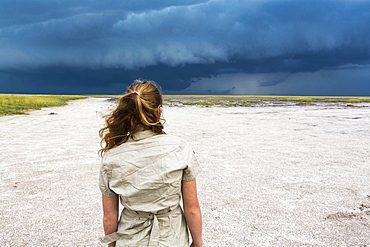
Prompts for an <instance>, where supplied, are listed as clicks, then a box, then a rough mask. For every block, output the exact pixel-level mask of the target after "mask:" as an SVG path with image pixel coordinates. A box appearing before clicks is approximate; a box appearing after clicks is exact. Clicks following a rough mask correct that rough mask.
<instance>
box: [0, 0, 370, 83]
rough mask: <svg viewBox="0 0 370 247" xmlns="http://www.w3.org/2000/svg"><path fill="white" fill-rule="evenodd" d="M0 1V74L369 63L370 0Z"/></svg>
mask: <svg viewBox="0 0 370 247" xmlns="http://www.w3.org/2000/svg"><path fill="white" fill-rule="evenodd" d="M0 3H1V6H2V7H1V8H0V44H1V46H0V73H3V76H2V78H5V77H6V78H13V79H14V80H17V81H19V80H22V79H21V78H22V77H25V78H28V79H29V81H33V82H34V83H35V82H36V81H37V82H38V83H41V81H42V80H44V79H47V78H50V76H48V75H50V74H51V71H52V72H53V73H52V74H54V75H56V76H57V77H58V78H54V79H51V80H50V83H55V84H58V83H63V82H64V83H67V82H69V83H71V84H79V85H84V84H86V85H94V86H96V88H97V89H98V88H99V87H103V86H104V85H106V84H112V83H118V82H119V81H122V80H133V79H135V78H138V77H144V78H148V79H155V80H160V81H161V82H163V84H164V85H165V87H168V88H169V89H170V90H177V89H183V88H186V87H188V86H189V85H190V83H191V82H194V81H196V80H198V79H199V78H205V77H215V76H218V75H220V74H225V73H232V74H233V73H248V74H253V73H278V72H285V73H298V72H314V71H319V70H335V69H337V68H340V67H342V66H354V67H356V66H364V65H368V64H369V63H370V25H369V23H370V2H369V1H363V0H352V1H348V0H332V1H324V0H310V1H308V0H295V1H291V0H281V1H274V0H258V1H257V0H245V1H238V0H228V1H226V0H213V1H212V0H211V1H195V0H193V1H179V0H177V1H150V0H147V1H139V0H136V1H133V0H127V1H113V0H110V1H86V0H82V1H76V0H65V1H50V0H43V1H40V0H39V1H38V0H35V1H20V0H11V1H10V0H0ZM65 71H67V72H66V73H65ZM92 74H93V75H95V76H94V77H92V78H91V76H90V75H92ZM76 78H78V79H76ZM104 78H106V79H105V80H104ZM10 80H11V79H10ZM88 80H89V81H88ZM282 81H284V80H282V79H281V78H277V79H271V80H270V81H269V82H261V85H262V86H266V85H271V84H272V83H275V84H278V83H281V82H282ZM1 83H3V82H1ZM71 86H72V85H71ZM0 87H1V84H0ZM0 90H1V88H0Z"/></svg>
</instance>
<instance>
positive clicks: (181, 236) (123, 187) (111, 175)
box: [99, 130, 201, 247]
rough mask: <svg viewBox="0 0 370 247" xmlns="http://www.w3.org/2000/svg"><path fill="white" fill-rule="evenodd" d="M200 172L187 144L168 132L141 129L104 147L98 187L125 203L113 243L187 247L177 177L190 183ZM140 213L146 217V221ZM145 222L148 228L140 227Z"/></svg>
mask: <svg viewBox="0 0 370 247" xmlns="http://www.w3.org/2000/svg"><path fill="white" fill-rule="evenodd" d="M200 172H201V168H200V165H199V163H198V161H197V159H196V158H195V156H194V152H193V150H192V149H191V147H190V145H189V144H188V143H187V142H186V141H184V140H183V139H181V138H179V137H176V136H172V135H168V134H160V135H156V134H155V133H153V132H152V131H151V130H146V131H139V132H136V133H135V134H134V136H133V138H129V139H128V140H127V142H125V143H123V144H121V145H119V146H117V147H115V148H112V149H110V150H108V151H107V152H106V153H105V155H104V156H103V159H102V164H101V169H100V179H99V186H100V190H101V192H102V193H103V195H105V196H108V197H112V196H117V195H118V196H119V197H120V201H121V204H122V205H123V206H124V209H123V212H122V213H121V219H120V222H119V226H118V231H117V233H118V235H117V236H116V237H115V239H116V240H117V239H118V240H117V242H116V246H117V247H119V246H189V243H188V231H187V227H186V223H185V220H184V217H183V215H182V211H181V209H180V210H179V209H178V208H179V203H180V198H181V181H182V180H185V181H191V180H193V179H194V178H195V177H196V176H197V175H198V174H199V173H200ZM171 212H173V213H171ZM143 215H147V217H146V218H145V217H144V218H145V219H144V221H145V222H143V221H142V219H143ZM140 220H141V221H140ZM153 222H154V223H153ZM143 225H146V226H147V227H144V228H145V229H144V230H143V229H142V226H143ZM135 228H137V231H136V230H135ZM154 228H156V229H154ZM153 232H155V234H153ZM153 235H157V236H153ZM115 239H113V241H115ZM106 243H107V242H106ZM149 243H150V245H149Z"/></svg>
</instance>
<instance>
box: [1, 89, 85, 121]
mask: <svg viewBox="0 0 370 247" xmlns="http://www.w3.org/2000/svg"><path fill="white" fill-rule="evenodd" d="M85 98H87V97H85V96H75V95H73V96H72V95H30V94H0V116H4V115H14V114H28V113H27V110H40V109H41V108H42V107H50V106H62V105H66V104H67V102H68V101H70V100H76V99H85Z"/></svg>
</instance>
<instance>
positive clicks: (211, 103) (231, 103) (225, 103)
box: [181, 100, 251, 107]
mask: <svg viewBox="0 0 370 247" xmlns="http://www.w3.org/2000/svg"><path fill="white" fill-rule="evenodd" d="M181 104H183V105H200V106H206V107H210V106H250V105H251V104H249V103H248V102H246V101H240V102H234V101H219V100H210V101H203V100H200V101H191V102H188V101H184V102H181Z"/></svg>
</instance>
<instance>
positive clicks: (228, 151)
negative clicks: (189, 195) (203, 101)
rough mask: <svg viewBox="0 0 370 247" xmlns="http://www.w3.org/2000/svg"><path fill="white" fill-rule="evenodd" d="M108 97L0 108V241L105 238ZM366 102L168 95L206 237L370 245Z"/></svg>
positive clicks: (63, 242)
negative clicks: (192, 170) (197, 164)
mask: <svg viewBox="0 0 370 247" xmlns="http://www.w3.org/2000/svg"><path fill="white" fill-rule="evenodd" d="M109 105H110V103H109V102H106V101H104V99H94V98H92V99H86V100H79V101H74V102H71V103H70V104H69V105H68V106H65V107H59V108H49V109H43V110H41V111H34V112H32V113H31V115H29V116H8V117H1V118H0V127H1V130H2V133H3V135H2V137H1V138H0V144H1V147H2V152H1V153H0V175H1V184H0V190H1V212H0V217H1V218H0V228H1V229H2V231H1V232H0V246H100V245H99V243H98V241H97V238H98V237H100V236H101V235H102V227H101V212H100V211H101V210H100V192H99V190H98V187H97V172H98V166H99V157H98V156H97V153H96V152H97V150H98V148H99V138H98V135H97V130H98V129H99V128H100V127H101V125H102V120H101V118H99V116H98V115H97V114H96V111H102V112H105V111H106V109H107V108H108V107H109ZM369 106H370V105H367V107H355V108H350V107H336V106H330V107H325V106H289V107H283V106H281V107H247V108H242V107H236V108H222V107H214V108H199V107H165V109H164V111H165V112H164V116H165V118H166V120H167V123H166V130H167V132H168V133H174V134H177V135H181V136H183V137H184V138H185V139H187V140H188V141H189V142H191V143H192V145H193V148H194V150H195V151H196V153H197V156H198V158H199V160H200V161H201V163H202V166H203V173H202V174H201V175H200V176H199V178H198V184H199V197H200V200H201V203H202V209H203V214H204V238H205V243H206V245H205V246H365V245H370V234H369V232H370V183H369V181H370V107H369ZM50 112H56V113H58V115H48V114H49V113H50Z"/></svg>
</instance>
